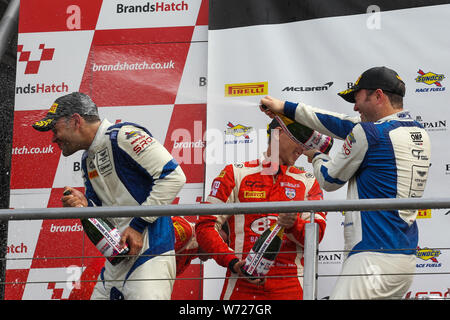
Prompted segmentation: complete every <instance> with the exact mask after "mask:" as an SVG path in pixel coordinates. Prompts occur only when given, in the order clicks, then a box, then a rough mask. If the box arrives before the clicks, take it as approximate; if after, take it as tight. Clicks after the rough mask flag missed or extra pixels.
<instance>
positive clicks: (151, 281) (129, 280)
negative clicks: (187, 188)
mask: <svg viewBox="0 0 450 320" xmlns="http://www.w3.org/2000/svg"><path fill="white" fill-rule="evenodd" d="M82 170H83V176H84V182H85V187H86V197H87V199H88V202H89V206H137V205H164V204H170V203H172V201H173V200H174V198H175V196H176V195H177V193H178V192H179V190H180V189H181V188H182V187H183V185H184V183H185V181H186V178H185V175H184V173H183V171H182V170H181V168H180V166H179V165H178V164H177V162H176V161H175V159H173V157H172V156H171V155H170V153H169V152H168V151H167V150H166V149H165V148H164V146H162V145H161V144H160V143H159V142H158V141H157V140H156V139H155V138H154V137H152V136H151V134H150V133H149V132H148V131H147V130H146V129H145V128H143V127H140V126H138V125H135V124H131V123H119V124H115V125H113V124H112V123H110V122H109V121H108V120H103V121H102V123H101V125H100V127H99V129H98V131H97V133H96V136H95V138H94V141H93V143H92V145H91V146H90V147H89V149H88V150H87V151H86V152H85V153H84V154H83V157H82ZM110 221H111V222H112V223H114V224H115V225H116V226H117V227H118V229H119V231H120V232H123V231H124V230H125V229H126V228H127V227H128V226H131V227H132V228H134V229H135V230H137V231H139V232H141V233H142V235H143V240H144V246H143V248H142V250H141V252H140V255H139V256H137V257H133V258H126V259H124V261H122V262H120V263H119V264H117V265H115V266H113V265H112V264H111V263H109V262H108V261H106V263H105V267H104V269H103V270H102V272H101V274H100V276H99V282H98V283H97V285H96V286H95V288H94V292H93V294H92V297H91V299H94V300H95V299H146V300H149V299H170V298H171V294H172V288H173V282H174V279H175V277H176V263H175V256H174V239H175V238H174V231H173V224H172V220H171V217H134V218H110ZM139 279H141V280H142V281H136V280H139ZM155 279H158V280H155Z"/></svg>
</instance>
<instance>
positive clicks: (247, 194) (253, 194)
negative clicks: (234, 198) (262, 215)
mask: <svg viewBox="0 0 450 320" xmlns="http://www.w3.org/2000/svg"><path fill="white" fill-rule="evenodd" d="M244 198H245V199H265V198H266V192H265V191H244Z"/></svg>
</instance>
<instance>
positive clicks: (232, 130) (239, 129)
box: [225, 124, 253, 137]
mask: <svg viewBox="0 0 450 320" xmlns="http://www.w3.org/2000/svg"><path fill="white" fill-rule="evenodd" d="M230 125H231V124H229V126H230ZM252 129H253V127H247V126H244V125H242V124H237V125H235V126H230V127H229V128H227V129H226V130H225V134H229V135H233V136H235V137H240V136H243V135H246V134H247V133H249V132H250V131H251V130H252Z"/></svg>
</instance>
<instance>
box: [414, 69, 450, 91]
mask: <svg viewBox="0 0 450 320" xmlns="http://www.w3.org/2000/svg"><path fill="white" fill-rule="evenodd" d="M417 73H418V74H419V76H417V77H416V78H415V80H416V82H417V83H424V84H426V85H428V86H431V87H430V88H418V89H416V92H433V91H444V90H445V87H443V86H442V83H441V82H442V80H444V79H445V76H444V75H443V74H437V73H434V72H430V71H429V72H426V73H425V72H424V71H422V70H421V69H419V71H417Z"/></svg>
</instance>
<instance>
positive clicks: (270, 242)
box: [242, 223, 284, 279]
mask: <svg viewBox="0 0 450 320" xmlns="http://www.w3.org/2000/svg"><path fill="white" fill-rule="evenodd" d="M283 235H284V228H283V227H281V226H280V225H278V224H276V223H275V224H274V225H272V226H271V227H270V228H268V229H267V230H266V231H264V232H263V234H262V235H261V236H260V237H259V238H258V240H256V242H255V244H254V245H253V248H252V249H251V250H250V253H249V254H248V255H247V257H246V259H245V265H243V266H242V272H243V273H244V274H245V275H246V276H247V277H249V278H250V279H254V278H256V277H264V276H265V275H266V274H267V273H268V272H269V270H270V268H271V267H272V266H273V264H274V263H275V259H276V257H277V255H278V252H279V251H280V248H281V243H282V242H283Z"/></svg>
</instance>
